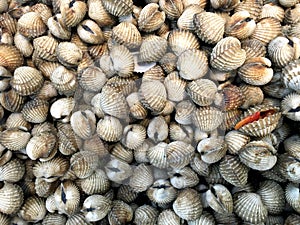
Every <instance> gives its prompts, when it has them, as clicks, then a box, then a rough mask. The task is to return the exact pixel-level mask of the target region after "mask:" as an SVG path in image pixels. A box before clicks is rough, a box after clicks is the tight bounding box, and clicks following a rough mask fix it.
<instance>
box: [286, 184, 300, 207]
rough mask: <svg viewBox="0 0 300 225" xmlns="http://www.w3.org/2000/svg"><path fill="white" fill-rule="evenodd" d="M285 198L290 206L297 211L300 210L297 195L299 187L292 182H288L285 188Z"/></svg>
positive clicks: (299, 199)
mask: <svg viewBox="0 0 300 225" xmlns="http://www.w3.org/2000/svg"><path fill="white" fill-rule="evenodd" d="M285 199H286V201H287V202H288V203H289V205H290V206H292V208H293V209H294V210H295V211H296V212H298V213H299V210H300V204H299V201H300V196H299V187H298V186H296V185H295V184H294V183H289V184H288V185H287V187H286V190H285Z"/></svg>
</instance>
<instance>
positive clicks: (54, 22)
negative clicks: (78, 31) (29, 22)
mask: <svg viewBox="0 0 300 225" xmlns="http://www.w3.org/2000/svg"><path fill="white" fill-rule="evenodd" d="M47 26H48V28H49V31H50V33H51V34H52V35H53V36H55V37H57V38H60V39H62V40H69V39H70V38H71V29H70V28H68V27H66V26H65V24H64V21H63V18H62V15H61V14H56V15H54V16H52V17H50V18H49V19H48V21H47Z"/></svg>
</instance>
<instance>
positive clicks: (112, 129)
mask: <svg viewBox="0 0 300 225" xmlns="http://www.w3.org/2000/svg"><path fill="white" fill-rule="evenodd" d="M97 134H98V136H99V137H100V138H101V139H103V140H104V141H111V142H115V141H119V140H121V138H122V134H123V126H122V124H121V122H120V120H118V119H117V118H115V117H112V116H104V118H103V119H100V120H99V122H98V123H97Z"/></svg>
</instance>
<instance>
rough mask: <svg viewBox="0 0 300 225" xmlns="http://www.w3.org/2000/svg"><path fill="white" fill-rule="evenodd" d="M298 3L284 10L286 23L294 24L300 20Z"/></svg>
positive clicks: (299, 5)
mask: <svg viewBox="0 0 300 225" xmlns="http://www.w3.org/2000/svg"><path fill="white" fill-rule="evenodd" d="M299 14H300V4H296V5H295V8H288V9H286V10H285V11H284V21H285V22H286V23H287V24H295V23H298V22H300V17H299Z"/></svg>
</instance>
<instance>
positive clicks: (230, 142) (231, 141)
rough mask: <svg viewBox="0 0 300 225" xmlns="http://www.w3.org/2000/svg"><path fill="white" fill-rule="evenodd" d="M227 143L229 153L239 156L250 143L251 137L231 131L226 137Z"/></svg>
mask: <svg viewBox="0 0 300 225" xmlns="http://www.w3.org/2000/svg"><path fill="white" fill-rule="evenodd" d="M225 141H226V144H227V147H228V151H229V152H230V153H231V154H237V153H238V152H239V151H240V149H241V148H242V147H244V146H245V145H246V144H247V143H248V142H249V141H250V137H249V136H247V135H245V134H243V133H241V132H239V131H235V130H233V131H229V132H228V133H227V134H226V135H225Z"/></svg>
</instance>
